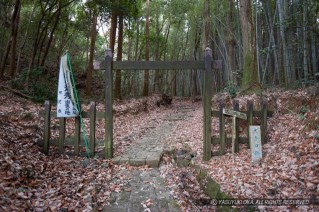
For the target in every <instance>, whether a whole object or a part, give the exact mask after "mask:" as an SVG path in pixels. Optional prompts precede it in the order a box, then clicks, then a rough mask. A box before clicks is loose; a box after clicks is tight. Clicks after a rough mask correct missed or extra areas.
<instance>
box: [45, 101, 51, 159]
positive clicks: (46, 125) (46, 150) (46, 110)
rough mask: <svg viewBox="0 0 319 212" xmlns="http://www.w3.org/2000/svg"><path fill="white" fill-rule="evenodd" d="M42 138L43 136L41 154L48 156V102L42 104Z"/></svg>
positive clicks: (49, 120) (49, 113)
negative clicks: (43, 111)
mask: <svg viewBox="0 0 319 212" xmlns="http://www.w3.org/2000/svg"><path fill="white" fill-rule="evenodd" d="M44 110H45V113H44V136H43V152H44V154H46V155H47V154H49V145H50V135H51V132H50V122H51V103H50V101H45V102H44Z"/></svg>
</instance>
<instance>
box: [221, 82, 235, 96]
mask: <svg viewBox="0 0 319 212" xmlns="http://www.w3.org/2000/svg"><path fill="white" fill-rule="evenodd" d="M224 91H226V92H227V93H229V95H230V96H231V98H235V97H236V96H237V92H238V91H239V87H238V86H237V85H235V84H233V83H228V84H227V86H226V87H225V88H224Z"/></svg>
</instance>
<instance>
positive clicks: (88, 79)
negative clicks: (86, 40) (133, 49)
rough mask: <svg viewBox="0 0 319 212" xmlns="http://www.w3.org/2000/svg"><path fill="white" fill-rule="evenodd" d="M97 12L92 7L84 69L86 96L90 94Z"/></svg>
mask: <svg viewBox="0 0 319 212" xmlns="http://www.w3.org/2000/svg"><path fill="white" fill-rule="evenodd" d="M97 16H98V14H97V12H96V11H95V9H93V20H92V28H91V43H90V57H89V64H88V66H87V69H86V86H85V93H86V95H88V96H91V94H92V81H93V78H92V73H93V69H94V67H93V60H94V49H95V41H96V36H97V30H96V26H97Z"/></svg>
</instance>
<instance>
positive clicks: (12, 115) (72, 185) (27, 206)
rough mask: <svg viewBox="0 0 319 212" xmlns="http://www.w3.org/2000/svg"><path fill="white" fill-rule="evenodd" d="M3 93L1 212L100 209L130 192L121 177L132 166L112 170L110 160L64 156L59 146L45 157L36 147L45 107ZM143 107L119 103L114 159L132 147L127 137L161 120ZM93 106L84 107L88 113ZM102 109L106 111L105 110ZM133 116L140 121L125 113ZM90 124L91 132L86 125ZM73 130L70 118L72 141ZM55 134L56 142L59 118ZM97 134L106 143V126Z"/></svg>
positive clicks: (0, 115)
mask: <svg viewBox="0 0 319 212" xmlns="http://www.w3.org/2000/svg"><path fill="white" fill-rule="evenodd" d="M0 92H1V97H0V101H1V104H0V210H1V211H24V210H31V211H59V210H62V211H63V210H64V211H92V210H93V209H97V210H101V209H102V208H103V205H105V204H106V200H107V199H108V198H109V196H110V194H111V192H113V191H116V192H119V191H121V190H122V189H125V185H126V183H127V182H128V180H129V179H127V176H125V175H122V174H120V173H121V170H123V169H124V170H130V169H134V168H133V167H129V166H126V165H121V166H118V165H113V164H112V162H111V161H109V160H104V159H101V158H94V159H86V158H80V157H70V156H67V155H65V156H59V155H58V154H56V153H57V151H56V148H54V147H50V154H49V156H46V155H44V154H42V153H41V152H40V150H41V149H40V148H39V147H38V146H37V145H36V143H37V141H38V140H39V139H41V138H42V133H43V119H42V118H41V117H39V111H41V110H43V106H42V105H35V104H33V103H32V102H30V101H27V100H24V99H21V98H18V97H16V96H13V95H11V94H10V93H7V92H4V91H2V90H0ZM153 99H154V97H153ZM152 101H155V100H152V99H151V98H150V100H149V103H148V104H153V102H152ZM144 102H145V99H144V100H136V101H135V102H134V101H132V102H131V104H128V107H129V109H125V106H123V105H125V104H124V103H123V104H119V103H116V104H115V107H114V108H115V113H116V114H117V115H116V116H115V121H114V122H115V124H114V125H115V126H114V130H115V146H116V147H119V148H117V149H116V151H115V154H119V153H120V152H122V151H124V149H125V147H127V146H128V145H129V144H126V145H124V144H123V143H121V142H120V141H122V142H123V137H125V136H127V137H130V139H131V140H132V141H134V139H137V138H138V137H139V136H141V134H142V133H144V132H145V131H146V130H147V127H145V124H146V123H148V122H149V121H150V120H153V119H155V121H156V119H157V116H161V115H160V112H159V111H158V110H153V111H152V112H153V113H151V114H150V116H148V112H147V111H145V108H143V112H141V111H138V110H139V109H138V108H139V107H140V105H141V104H144ZM154 105H155V102H154ZM88 107H89V106H88V105H83V109H84V110H87V109H88ZM97 107H98V110H103V107H102V106H101V105H98V106H97ZM151 107H152V108H151ZM149 108H151V109H155V106H152V105H149V106H148V109H149ZM53 109H54V108H53ZM130 111H133V112H132V113H135V112H136V113H140V114H141V116H137V114H133V115H130V114H125V113H131V112H130ZM134 111H135V112H134ZM143 117H144V118H143ZM85 124H86V128H87V130H88V124H89V123H88V121H87V120H85ZM73 126H74V120H72V119H68V120H67V129H66V134H67V136H70V135H72V133H73V132H74V127H73ZM134 128H135V129H134ZM51 129H52V133H51V137H52V138H56V137H58V120H57V119H55V120H53V123H52V125H51ZM97 131H98V136H100V138H103V136H104V123H103V121H100V122H99V124H98V125H97ZM125 142H127V141H125ZM127 143H130V142H127ZM123 146H124V147H123ZM84 151H85V150H84ZM114 179H116V180H114Z"/></svg>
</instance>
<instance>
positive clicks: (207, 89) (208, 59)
mask: <svg viewBox="0 0 319 212" xmlns="http://www.w3.org/2000/svg"><path fill="white" fill-rule="evenodd" d="M212 84H213V72H212V50H211V49H210V48H208V47H207V48H206V49H205V73H204V89H203V90H204V92H203V98H204V102H203V106H204V127H203V128H204V147H203V152H204V156H203V159H204V160H205V161H208V160H210V158H211V134H212V120H211V101H212Z"/></svg>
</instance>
